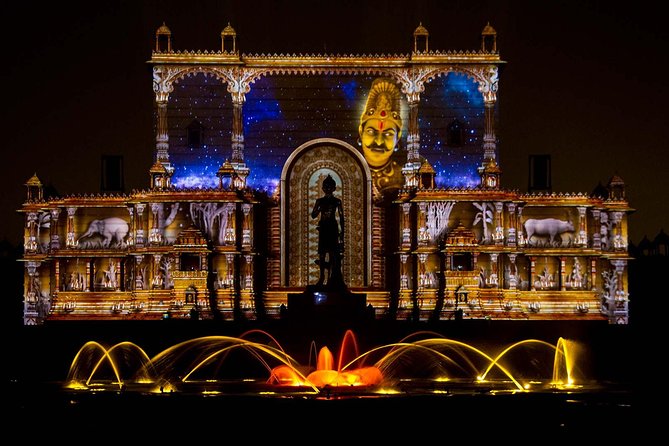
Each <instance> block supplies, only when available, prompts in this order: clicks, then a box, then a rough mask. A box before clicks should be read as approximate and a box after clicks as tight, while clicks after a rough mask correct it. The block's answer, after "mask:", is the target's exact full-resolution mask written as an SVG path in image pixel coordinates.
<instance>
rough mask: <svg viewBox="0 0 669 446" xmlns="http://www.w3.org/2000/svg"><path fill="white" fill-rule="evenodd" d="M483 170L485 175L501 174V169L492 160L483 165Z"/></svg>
mask: <svg viewBox="0 0 669 446" xmlns="http://www.w3.org/2000/svg"><path fill="white" fill-rule="evenodd" d="M483 170H484V172H487V173H501V172H502V169H501V168H500V167H499V166H498V165H497V161H495V160H494V159H493V158H491V159H489V160H488V161H486V162H484V163H483Z"/></svg>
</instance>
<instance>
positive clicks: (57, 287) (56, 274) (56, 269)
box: [53, 259, 61, 291]
mask: <svg viewBox="0 0 669 446" xmlns="http://www.w3.org/2000/svg"><path fill="white" fill-rule="evenodd" d="M53 274H54V278H53V280H54V290H58V291H60V290H61V289H60V260H58V259H56V260H55V261H54V262H53Z"/></svg>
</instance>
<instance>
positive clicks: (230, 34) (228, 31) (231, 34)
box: [221, 22, 237, 36]
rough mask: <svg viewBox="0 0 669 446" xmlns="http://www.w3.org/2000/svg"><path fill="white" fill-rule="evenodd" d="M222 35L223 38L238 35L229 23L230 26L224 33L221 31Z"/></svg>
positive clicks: (224, 29)
mask: <svg viewBox="0 0 669 446" xmlns="http://www.w3.org/2000/svg"><path fill="white" fill-rule="evenodd" d="M221 35H222V36H234V35H237V32H236V31H235V29H234V28H233V27H232V26H230V22H228V26H226V27H225V28H223V31H221Z"/></svg>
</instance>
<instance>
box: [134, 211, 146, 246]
mask: <svg viewBox="0 0 669 446" xmlns="http://www.w3.org/2000/svg"><path fill="white" fill-rule="evenodd" d="M145 208H146V204H144V203H137V204H136V205H135V209H136V210H137V221H136V223H135V243H136V244H137V246H138V247H140V248H141V247H143V246H144V218H143V216H144V209H145Z"/></svg>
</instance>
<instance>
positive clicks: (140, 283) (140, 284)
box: [133, 255, 178, 290]
mask: <svg viewBox="0 0 669 446" xmlns="http://www.w3.org/2000/svg"><path fill="white" fill-rule="evenodd" d="M177 259H178V256H177ZM142 260H143V256H141V255H136V256H135V266H134V269H135V283H134V285H133V286H134V289H136V290H143V289H144V288H145V287H144V274H143V273H142V267H141V265H142ZM177 261H178V260H177Z"/></svg>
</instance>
